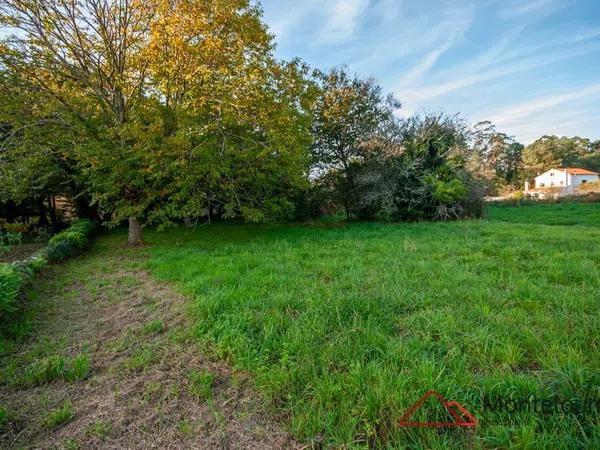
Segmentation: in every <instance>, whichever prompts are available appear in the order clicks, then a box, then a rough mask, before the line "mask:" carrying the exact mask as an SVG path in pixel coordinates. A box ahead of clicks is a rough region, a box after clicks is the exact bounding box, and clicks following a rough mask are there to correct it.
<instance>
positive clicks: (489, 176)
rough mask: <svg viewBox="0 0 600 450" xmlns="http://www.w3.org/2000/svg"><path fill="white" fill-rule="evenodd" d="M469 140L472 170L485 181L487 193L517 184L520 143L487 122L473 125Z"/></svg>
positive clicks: (521, 149)
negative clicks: (471, 151)
mask: <svg viewBox="0 0 600 450" xmlns="http://www.w3.org/2000/svg"><path fill="white" fill-rule="evenodd" d="M471 140H472V148H473V156H472V158H471V170H472V171H473V172H474V173H476V174H477V175H478V176H480V177H481V178H482V179H483V180H485V181H486V183H487V185H488V191H489V193H496V192H497V191H498V190H499V189H502V188H503V187H506V186H514V185H515V184H517V183H518V181H519V177H518V175H519V169H520V166H521V154H522V151H523V145H522V144H520V143H518V142H516V141H515V140H514V138H513V137H511V136H509V135H507V134H506V133H502V132H499V131H498V130H497V129H496V127H495V126H494V125H493V124H492V123H491V122H489V121H483V122H479V123H477V124H476V125H475V127H474V129H473V134H472V139H471Z"/></svg>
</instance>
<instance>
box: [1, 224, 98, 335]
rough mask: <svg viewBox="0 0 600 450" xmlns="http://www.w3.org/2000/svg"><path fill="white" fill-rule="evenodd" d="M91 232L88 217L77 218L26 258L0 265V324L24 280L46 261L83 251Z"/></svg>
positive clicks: (14, 308) (12, 309)
mask: <svg viewBox="0 0 600 450" xmlns="http://www.w3.org/2000/svg"><path fill="white" fill-rule="evenodd" d="M93 231H94V224H93V223H92V222H91V221H89V220H77V221H76V222H74V223H73V224H72V225H71V226H70V227H69V228H68V229H67V230H65V231H63V232H62V233H59V234H57V235H56V236H54V237H53V238H52V239H50V241H49V242H48V245H47V246H46V247H45V248H44V249H42V250H40V251H39V252H37V253H36V254H35V255H33V256H32V257H31V258H29V259H27V260H26V261H20V262H16V263H11V264H7V263H6V264H0V325H1V324H5V323H7V322H8V321H10V319H11V318H13V316H14V313H15V312H16V311H17V309H18V300H19V296H20V294H21V291H22V289H23V286H24V285H25V283H26V282H27V280H28V279H29V278H30V277H31V276H32V275H33V274H34V273H35V272H37V271H38V270H40V269H41V268H42V267H44V266H45V265H46V264H48V263H55V262H60V261H64V260H66V259H68V258H70V257H72V256H74V255H76V254H77V253H79V252H80V251H81V250H83V249H84V248H85V247H86V246H87V244H88V242H89V239H90V237H91V234H92V233H93Z"/></svg>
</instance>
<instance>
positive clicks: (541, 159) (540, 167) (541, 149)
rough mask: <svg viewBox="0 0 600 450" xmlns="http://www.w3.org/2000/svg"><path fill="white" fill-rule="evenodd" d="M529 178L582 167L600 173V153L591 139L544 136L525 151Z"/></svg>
mask: <svg viewBox="0 0 600 450" xmlns="http://www.w3.org/2000/svg"><path fill="white" fill-rule="evenodd" d="M523 165H524V168H525V170H526V172H527V175H528V176H529V178H532V177H535V176H537V175H538V174H540V173H542V172H545V171H546V170H549V169H551V168H558V167H582V168H584V169H589V170H594V171H597V172H598V171H600V152H599V151H598V149H597V148H595V147H594V145H593V144H592V143H591V142H590V140H589V139H582V138H579V137H574V138H568V137H558V136H543V137H541V138H540V139H538V140H536V141H535V142H533V143H532V144H530V145H528V146H527V147H526V148H525V150H524V151H523Z"/></svg>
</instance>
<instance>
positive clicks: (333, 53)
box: [262, 0, 600, 144]
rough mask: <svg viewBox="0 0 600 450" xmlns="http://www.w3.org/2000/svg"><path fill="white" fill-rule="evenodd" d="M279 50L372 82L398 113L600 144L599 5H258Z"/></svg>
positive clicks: (361, 0)
mask: <svg viewBox="0 0 600 450" xmlns="http://www.w3.org/2000/svg"><path fill="white" fill-rule="evenodd" d="M262 6H263V9H264V12H265V21H266V22H267V24H268V25H269V27H270V28H271V31H272V32H273V33H274V34H275V35H276V40H277V54H278V56H279V57H281V58H284V59H290V58H292V57H294V56H298V57H300V58H302V59H303V60H305V61H306V62H308V63H309V64H311V65H312V66H314V67H319V68H330V67H332V66H339V65H347V66H348V68H349V69H350V70H351V71H352V72H356V73H358V74H359V75H360V76H363V77H366V76H374V77H375V78H376V79H377V81H378V82H379V83H380V84H381V85H382V86H383V87H384V88H385V89H386V91H389V92H393V93H394V94H395V95H396V96H397V97H398V99H399V100H400V101H402V103H403V110H402V114H404V115H409V114H413V113H419V112H423V111H445V112H448V113H460V114H461V115H462V116H463V117H464V118H466V119H467V120H468V121H469V122H472V123H474V122H477V121H479V120H491V121H492V122H493V123H495V124H496V125H497V127H498V129H499V130H500V131H504V132H506V133H508V134H511V135H514V136H515V137H516V138H517V139H518V140H520V141H521V142H523V143H524V144H528V143H530V142H532V141H533V140H535V139H536V138H538V137H540V136H542V135H544V134H558V135H568V136H575V135H579V136H582V137H590V138H594V139H598V138H600V0H471V1H469V0H454V1H452V0H446V1H443V0H439V1H436V0H263V1H262Z"/></svg>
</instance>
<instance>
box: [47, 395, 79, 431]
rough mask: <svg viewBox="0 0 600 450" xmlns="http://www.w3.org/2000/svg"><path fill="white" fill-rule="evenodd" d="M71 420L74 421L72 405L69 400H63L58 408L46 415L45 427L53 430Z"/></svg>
mask: <svg viewBox="0 0 600 450" xmlns="http://www.w3.org/2000/svg"><path fill="white" fill-rule="evenodd" d="M73 419H75V410H74V409H73V405H72V404H71V402H70V401H69V400H65V402H64V403H63V404H62V406H61V407H60V408H58V409H56V410H54V411H52V412H50V413H49V414H48V417H46V427H48V428H49V429H54V428H57V427H59V426H60V425H64V424H66V423H69V422H71V421H72V420H73Z"/></svg>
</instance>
